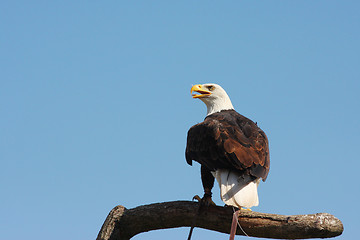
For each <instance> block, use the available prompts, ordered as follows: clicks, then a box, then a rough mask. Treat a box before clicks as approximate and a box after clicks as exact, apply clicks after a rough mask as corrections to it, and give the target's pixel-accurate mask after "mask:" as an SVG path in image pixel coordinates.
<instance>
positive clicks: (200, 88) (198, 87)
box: [190, 84, 211, 98]
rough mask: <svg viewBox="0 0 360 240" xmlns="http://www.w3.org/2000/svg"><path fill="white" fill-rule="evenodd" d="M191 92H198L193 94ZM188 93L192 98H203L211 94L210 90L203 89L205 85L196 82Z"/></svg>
mask: <svg viewBox="0 0 360 240" xmlns="http://www.w3.org/2000/svg"><path fill="white" fill-rule="evenodd" d="M193 92H198V93H200V94H193ZM190 93H191V95H192V97H193V98H203V97H208V96H210V95H211V92H209V90H207V89H205V87H204V86H203V85H201V84H196V85H194V86H192V88H191V92H190Z"/></svg>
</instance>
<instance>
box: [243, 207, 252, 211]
mask: <svg viewBox="0 0 360 240" xmlns="http://www.w3.org/2000/svg"><path fill="white" fill-rule="evenodd" d="M241 210H245V211H249V212H252V210H251V208H244V207H241Z"/></svg>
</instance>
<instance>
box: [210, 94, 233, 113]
mask: <svg viewBox="0 0 360 240" xmlns="http://www.w3.org/2000/svg"><path fill="white" fill-rule="evenodd" d="M204 102H205V104H206V107H207V115H206V116H209V115H211V114H213V113H217V112H220V111H222V110H231V109H234V107H233V105H232V103H231V100H230V98H229V97H228V96H226V97H223V98H220V99H215V100H214V101H204Z"/></svg>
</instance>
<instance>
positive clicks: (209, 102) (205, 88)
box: [191, 83, 234, 116]
mask: <svg viewBox="0 0 360 240" xmlns="http://www.w3.org/2000/svg"><path fill="white" fill-rule="evenodd" d="M193 92H197V93H200V94H192V93H193ZM191 95H192V96H193V98H199V99H200V100H201V101H203V102H204V103H205V104H206V107H207V116H209V115H210V114H213V113H216V112H220V111H221V110H230V109H234V107H233V105H232V103H231V100H230V98H229V96H228V95H227V93H226V92H225V90H224V89H223V88H222V87H221V86H220V85H218V84H215V83H206V84H196V85H194V86H192V88H191Z"/></svg>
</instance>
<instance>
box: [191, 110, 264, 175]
mask: <svg viewBox="0 0 360 240" xmlns="http://www.w3.org/2000/svg"><path fill="white" fill-rule="evenodd" d="M192 160H195V161H197V162H199V163H200V164H201V165H204V166H206V167H207V168H209V169H210V170H216V169H221V168H225V169H234V170H238V171H243V172H246V173H248V174H250V175H252V176H254V177H257V178H260V177H261V178H262V179H263V180H264V181H265V179H266V177H267V175H268V172H269V168H270V157H269V145H268V140H267V137H266V135H265V133H264V132H263V131H262V130H261V129H260V128H259V127H258V126H257V125H256V124H255V123H254V122H253V121H251V120H250V119H248V118H246V117H244V116H242V115H240V114H238V113H237V112H235V111H234V110H227V111H222V112H220V113H215V114H212V115H210V116H208V117H207V118H206V119H205V120H204V122H202V123H199V124H197V125H195V126H193V127H191V128H190V130H189V132H188V138H187V146H186V161H187V162H188V163H189V164H190V165H191V164H192Z"/></svg>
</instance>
